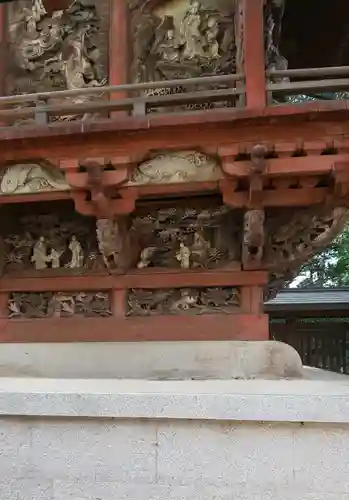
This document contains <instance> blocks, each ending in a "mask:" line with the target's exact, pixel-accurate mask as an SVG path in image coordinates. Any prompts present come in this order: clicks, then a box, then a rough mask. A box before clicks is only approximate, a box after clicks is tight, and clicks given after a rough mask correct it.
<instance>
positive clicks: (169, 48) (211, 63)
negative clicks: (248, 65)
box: [128, 0, 236, 109]
mask: <svg viewBox="0 0 349 500" xmlns="http://www.w3.org/2000/svg"><path fill="white" fill-rule="evenodd" d="M128 3H129V8H130V11H131V29H132V33H133V34H134V37H133V39H134V43H133V64H132V77H133V80H134V81H162V80H171V79H177V78H193V77H198V76H204V75H212V74H229V73H235V71H236V41H235V10H234V7H230V10H225V11H222V10H221V8H219V7H218V6H217V8H214V7H212V8H211V7H207V6H206V5H205V4H204V2H201V1H199V0H188V2H183V3H182V4H181V5H180V8H176V6H174V8H173V11H172V10H171V8H170V9H169V10H168V9H167V10H166V11H165V13H163V12H161V9H155V8H152V6H151V3H149V2H148V3H147V2H146V3H145V4H144V3H143V4H141V3H140V2H135V1H134V0H128ZM148 5H149V8H147V6H148ZM177 7H178V6H177ZM182 7H184V11H183V12H182V10H183V9H182ZM178 12H180V14H178ZM197 89H199V87H197ZM206 89H207V86H206ZM183 91H184V89H183V88H181V86H178V87H176V88H173V89H170V88H161V89H157V90H152V91H149V92H147V95H166V94H173V93H180V92H183ZM197 106H198V105H193V106H190V109H194V108H196V107H197ZM199 106H200V107H201V108H202V107H212V104H210V103H204V104H200V105H199Z"/></svg>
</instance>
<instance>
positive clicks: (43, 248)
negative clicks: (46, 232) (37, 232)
mask: <svg viewBox="0 0 349 500" xmlns="http://www.w3.org/2000/svg"><path fill="white" fill-rule="evenodd" d="M31 261H32V262H33V263H34V266H35V269H46V267H47V261H48V258H47V244H46V241H45V238H44V237H43V236H40V238H39V239H38V241H37V242H36V243H35V245H34V247H33V255H32V258H31Z"/></svg>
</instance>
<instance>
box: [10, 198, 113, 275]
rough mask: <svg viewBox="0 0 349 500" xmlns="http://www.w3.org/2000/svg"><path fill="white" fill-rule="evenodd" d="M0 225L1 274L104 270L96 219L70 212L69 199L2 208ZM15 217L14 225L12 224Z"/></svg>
mask: <svg viewBox="0 0 349 500" xmlns="http://www.w3.org/2000/svg"><path fill="white" fill-rule="evenodd" d="M2 213H3V218H2V220H1V224H0V236H1V243H2V245H1V246H2V253H3V258H2V265H3V271H4V272H5V273H10V272H12V273H16V274H19V275H22V274H23V273H26V274H27V275H28V273H29V274H30V273H31V274H33V273H34V274H40V276H46V275H52V274H57V273H58V274H61V273H65V274H68V275H69V274H70V275H76V274H79V273H81V272H84V270H85V272H92V271H97V270H104V269H105V266H104V261H103V258H102V255H101V254H100V252H99V250H98V244H97V239H96V222H95V220H94V219H93V218H89V217H83V216H81V215H80V214H78V213H76V212H74V208H73V204H72V203H70V202H65V201H62V202H45V203H44V202H42V203H28V204H23V205H22V204H21V205H20V204H15V205H6V206H3V207H2ZM13 220H16V224H15V225H14V224H13Z"/></svg>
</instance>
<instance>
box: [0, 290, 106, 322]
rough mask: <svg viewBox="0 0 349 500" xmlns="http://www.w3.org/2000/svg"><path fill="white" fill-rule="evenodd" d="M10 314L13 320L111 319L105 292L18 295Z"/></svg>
mask: <svg viewBox="0 0 349 500" xmlns="http://www.w3.org/2000/svg"><path fill="white" fill-rule="evenodd" d="M8 310H9V317H10V318H12V319H20V318H22V319H23V318H52V317H74V316H82V317H94V316H97V317H98V316H102V317H107V316H110V315H111V310H110V297H109V294H108V293H105V292H88V293H85V292H74V293H64V292H58V293H52V292H42V293H21V292H16V293H13V294H11V296H10V298H9V303H8Z"/></svg>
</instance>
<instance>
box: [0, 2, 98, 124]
mask: <svg viewBox="0 0 349 500" xmlns="http://www.w3.org/2000/svg"><path fill="white" fill-rule="evenodd" d="M99 3H100V2H98V3H97V2H93V1H92V2H90V1H89V2H86V1H84V0H76V1H74V2H71V3H70V7H69V8H67V9H64V10H55V11H53V12H50V13H48V12H47V11H46V8H45V6H44V4H43V2H42V0H22V1H20V2H13V3H11V4H9V7H8V12H9V15H8V24H9V32H8V40H9V48H10V52H11V56H12V57H10V58H9V60H10V67H9V71H8V73H9V74H10V75H11V78H9V79H8V93H10V94H22V93H28V92H29V93H35V92H40V91H48V90H59V89H69V90H75V89H81V88H84V87H91V86H103V85H104V84H105V83H106V81H107V80H106V73H105V67H104V65H103V63H102V57H101V51H102V49H101V45H102V44H103V43H102V38H103V37H102V35H101V33H100V28H101V18H100V15H99V8H98V4H99ZM101 37H102V38H101ZM104 42H106V40H104ZM90 99H91V96H87V97H86V96H84V97H77V98H69V102H72V101H73V102H75V103H83V102H85V100H88V101H90ZM50 102H52V103H53V102H54V101H50ZM70 118H71V117H70ZM62 119H64V117H62Z"/></svg>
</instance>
